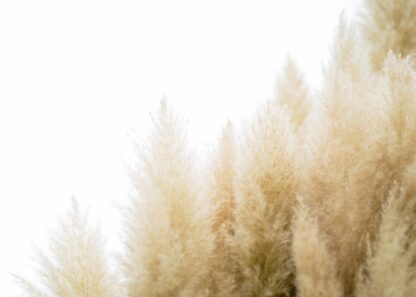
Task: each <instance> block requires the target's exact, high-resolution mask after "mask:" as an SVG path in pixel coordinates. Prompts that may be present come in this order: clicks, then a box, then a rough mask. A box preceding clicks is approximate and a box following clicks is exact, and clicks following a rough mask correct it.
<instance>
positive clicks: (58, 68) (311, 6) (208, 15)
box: [0, 0, 361, 297]
mask: <svg viewBox="0 0 416 297" xmlns="http://www.w3.org/2000/svg"><path fill="white" fill-rule="evenodd" d="M360 2H361V1H360V0H314V1H310V0H291V1H285V0H274V1H271V0H251V1H244V0H210V1H196V0H189V1H182V0H179V1H177V0H175V1H173V0H152V1H150V0H149V1H140V0H136V1H127V0H72V1H63V0H38V1H31V0H1V1H0V236H1V237H0V240H1V244H0V294H1V295H2V296H11V297H14V296H18V290H17V288H16V285H15V284H14V282H13V280H12V278H11V277H10V276H9V275H8V274H7V273H8V272H14V273H23V274H25V273H27V271H30V270H31V269H32V268H33V266H34V265H33V263H32V262H31V261H30V257H31V256H32V255H33V252H34V250H33V246H32V245H37V246H41V247H42V246H44V244H45V238H46V233H47V232H46V231H47V228H50V227H53V225H54V223H55V222H56V218H57V215H58V214H60V213H62V212H64V210H65V209H66V208H67V207H68V205H69V199H70V197H71V195H74V196H76V197H77V198H78V200H79V201H80V202H81V204H82V205H84V206H90V212H91V214H92V215H93V217H94V218H100V219H101V221H102V224H103V225H104V228H105V231H106V232H105V233H106V234H107V236H108V238H109V240H110V242H111V243H112V242H115V241H116V240H117V232H116V231H117V230H119V229H118V227H119V219H118V212H117V210H116V209H115V206H117V205H118V204H120V203H122V202H123V201H125V199H126V196H127V193H128V191H129V181H128V178H127V176H126V169H125V168H126V164H129V163H130V162H131V159H132V153H131V145H130V136H129V135H131V134H132V132H131V131H132V130H135V131H136V132H135V133H136V134H137V137H138V139H141V138H143V137H144V135H145V134H146V131H147V130H148V127H149V122H150V117H149V112H150V111H151V110H152V109H154V108H155V107H156V106H157V104H158V101H159V99H160V98H161V96H162V95H166V96H167V98H168V103H169V104H170V105H171V106H173V107H175V109H176V110H177V111H178V112H180V113H181V114H184V115H185V116H186V117H187V118H188V119H189V134H190V138H191V141H192V143H193V144H194V145H196V146H197V148H198V149H199V150H200V151H206V150H207V147H210V146H211V145H212V143H214V142H215V140H216V137H217V136H218V134H219V131H220V130H221V127H222V126H223V125H224V123H225V122H226V121H227V119H230V120H232V121H234V122H236V123H238V122H239V121H240V118H241V117H244V116H247V115H248V114H250V113H252V112H253V111H254V109H255V107H256V105H257V103H258V102H259V101H262V100H265V99H267V98H269V97H270V96H272V94H273V87H274V83H275V80H276V76H277V74H278V73H279V71H280V70H281V66H282V65H283V63H284V61H285V59H286V57H287V55H288V54H290V55H291V57H292V58H293V59H294V60H295V61H296V62H297V63H298V64H299V67H300V68H301V69H302V70H303V71H304V72H305V78H306V80H307V81H308V82H309V83H310V84H311V85H313V86H318V85H319V78H320V73H321V67H322V63H323V62H324V61H325V60H326V59H327V57H328V53H329V49H330V45H331V41H332V37H333V36H334V30H335V27H336V24H337V22H338V18H339V15H340V13H341V11H342V10H345V12H346V14H347V15H351V14H352V12H353V11H354V10H355V7H356V6H357V3H358V4H359V3H360Z"/></svg>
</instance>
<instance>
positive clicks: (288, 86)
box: [274, 58, 311, 125]
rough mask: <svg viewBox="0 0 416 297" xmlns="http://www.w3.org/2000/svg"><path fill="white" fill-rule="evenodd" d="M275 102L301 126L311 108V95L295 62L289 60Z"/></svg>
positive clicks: (276, 87)
mask: <svg viewBox="0 0 416 297" xmlns="http://www.w3.org/2000/svg"><path fill="white" fill-rule="evenodd" d="M274 100H276V101H277V103H278V104H280V105H282V106H286V107H287V108H288V109H289V110H290V115H291V119H292V121H293V122H294V123H295V124H296V125H301V124H302V123H303V122H304V120H305V118H306V116H307V115H308V112H309V110H310V108H311V106H310V105H311V103H310V102H309V93H308V88H307V85H306V83H305V82H304V80H303V76H302V74H301V72H300V71H299V69H298V67H297V65H296V64H295V62H294V61H293V60H292V59H291V58H288V59H287V61H286V64H285V67H284V69H283V72H282V73H281V74H280V76H279V77H278V80H277V83H276V86H275V95H274Z"/></svg>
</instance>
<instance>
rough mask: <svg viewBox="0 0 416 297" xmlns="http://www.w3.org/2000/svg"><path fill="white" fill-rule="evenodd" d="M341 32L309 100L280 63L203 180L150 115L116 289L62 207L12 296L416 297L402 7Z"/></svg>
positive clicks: (412, 85) (184, 149) (164, 114)
mask: <svg viewBox="0 0 416 297" xmlns="http://www.w3.org/2000/svg"><path fill="white" fill-rule="evenodd" d="M364 10H365V13H363V14H361V20H360V22H359V23H352V24H349V23H347V22H346V21H345V20H344V19H343V18H341V20H340V24H339V28H338V31H337V34H336V36H335V41H334V45H333V48H332V58H331V60H330V62H329V63H328V64H327V65H326V66H325V68H324V74H323V85H322V86H321V87H320V88H319V89H317V90H312V89H311V88H310V87H308V86H307V85H306V83H305V82H304V81H303V79H302V74H301V71H300V70H298V68H297V66H296V65H295V63H294V62H293V61H291V60H289V61H288V62H287V64H286V66H285V67H284V70H283V71H282V74H281V76H280V77H279V79H278V82H277V84H276V90H275V95H274V97H273V98H271V99H269V100H267V101H266V102H264V103H262V104H261V105H260V106H259V107H258V109H257V112H256V114H255V115H254V117H253V118H252V119H249V120H247V121H245V122H244V123H243V124H242V125H241V129H240V128H236V127H239V126H237V125H235V123H234V124H233V123H228V124H227V125H226V126H225V128H224V130H223V134H222V136H221V137H220V139H219V141H218V147H217V149H216V150H215V151H214V152H213V153H212V154H211V155H210V157H209V158H208V159H209V161H208V163H207V164H199V163H198V162H197V161H196V160H195V159H194V157H193V153H192V149H191V148H190V147H189V144H188V142H187V138H186V134H185V131H186V129H185V128H186V127H185V125H184V124H183V123H182V122H181V120H180V118H179V117H178V116H176V115H175V113H174V112H173V111H172V110H171V109H170V108H169V107H168V106H167V103H166V101H165V100H162V101H161V104H160V107H159V110H158V111H157V112H156V113H155V114H154V115H153V116H152V118H153V124H154V125H153V126H154V127H153V130H152V131H151V132H150V134H149V139H148V143H147V144H143V145H141V146H140V147H139V148H138V152H137V155H138V162H137V166H135V167H134V170H133V171H132V177H131V179H132V183H133V185H134V189H135V190H134V191H133V192H132V193H131V197H130V200H129V202H128V203H127V204H126V206H125V209H124V211H123V212H122V215H123V219H124V226H125V228H124V233H123V242H124V251H123V253H122V254H121V255H120V258H121V260H120V261H119V262H118V263H119V264H120V267H121V273H120V274H113V273H110V272H109V271H110V270H109V268H108V266H107V264H106V261H105V260H106V256H105V253H104V251H103V247H102V244H101V239H100V233H99V231H98V230H97V229H94V228H91V227H90V226H89V225H88V224H86V217H84V216H83V215H81V213H80V211H79V210H78V208H77V206H76V205H75V204H74V206H73V208H72V212H71V214H70V216H69V218H68V220H67V221H63V222H62V223H61V224H60V226H59V227H58V231H56V232H57V233H54V235H53V236H52V238H51V245H50V247H51V251H50V253H49V254H43V253H41V254H40V255H39V259H40V261H39V262H40V266H41V269H40V274H39V282H40V283H39V284H38V283H36V282H33V281H32V282H29V281H27V280H25V279H23V278H21V277H18V280H19V282H20V284H21V287H22V288H23V289H24V291H25V292H26V294H25V296H37V297H39V296H51V297H52V296H55V297H111V296H120V297H123V296H126V297H142V296H146V297H175V296H178V297H179V296H180V297H188V296H212V297H214V296H215V297H218V296H224V297H225V296H231V297H232V296H235V297H240V296H242V297H280V296H300V297H315V296H316V297H318V296H319V297H325V296H328V297H350V296H356V297H373V296H380V297H382V296H393V297H410V296H416V159H415V157H416V113H415V111H416V72H415V67H414V66H415V62H414V58H413V54H414V52H415V50H416V48H415V47H416V39H415V38H416V37H415V36H416V25H415V24H416V1H414V0H398V1H396V0H380V1H379V0H377V1H376V0H367V1H365V6H364Z"/></svg>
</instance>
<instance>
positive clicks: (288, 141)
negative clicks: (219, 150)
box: [233, 102, 297, 297]
mask: <svg viewBox="0 0 416 297" xmlns="http://www.w3.org/2000/svg"><path fill="white" fill-rule="evenodd" d="M292 130H293V127H292V124H291V122H290V118H289V116H288V115H287V113H286V112H285V110H283V109H281V108H280V107H279V106H278V105H276V104H275V103H274V102H266V103H265V104H264V105H263V106H262V107H260V109H259V110H258V112H257V115H256V117H255V118H254V120H253V121H252V122H251V123H248V124H247V127H246V130H245V134H244V135H243V136H242V139H241V143H240V151H239V152H238V154H237V160H236V163H237V165H236V166H237V168H238V171H237V172H236V177H235V183H234V188H235V195H236V205H235V221H236V224H235V236H234V239H233V240H234V242H233V249H234V251H235V254H236V261H237V267H238V275H237V282H238V292H239V296H265V297H266V296H267V297H268V296H270V297H272V296H273V297H274V296H289V295H290V293H291V291H292V288H293V282H292V279H293V265H292V262H291V257H290V232H289V230H290V221H291V218H292V206H293V203H294V200H295V193H296V189H297V188H296V187H297V180H296V174H295V167H294V155H295V154H294V148H295V146H294V145H293V144H294V141H293V131H292Z"/></svg>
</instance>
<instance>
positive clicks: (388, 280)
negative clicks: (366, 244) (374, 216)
mask: <svg viewBox="0 0 416 297" xmlns="http://www.w3.org/2000/svg"><path fill="white" fill-rule="evenodd" d="M413 182H415V180H414V181H413ZM414 194H415V193H409V192H406V190H405V189H404V188H399V187H398V186H397V185H395V186H394V187H393V188H392V190H391V191H390V195H389V199H388V200H387V202H386V204H385V205H384V207H383V213H382V221H381V225H380V229H379V232H378V236H377V240H376V241H375V243H374V244H373V246H372V247H370V251H369V255H368V259H367V262H366V264H365V266H364V267H363V270H362V275H361V279H360V281H359V282H358V284H357V296H358V297H376V296H377V297H384V296H385V297H387V296H389V297H392V296H393V297H406V296H414V294H415V292H416V263H415V260H416V199H415V195H414Z"/></svg>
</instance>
